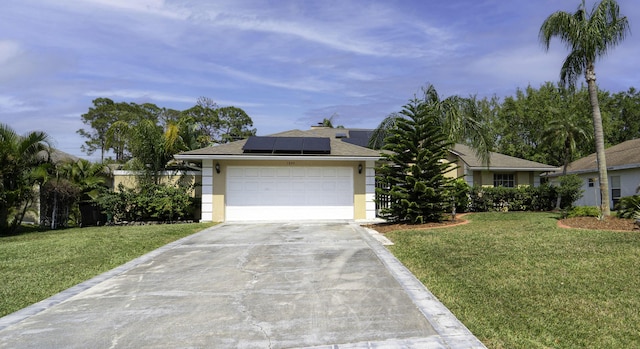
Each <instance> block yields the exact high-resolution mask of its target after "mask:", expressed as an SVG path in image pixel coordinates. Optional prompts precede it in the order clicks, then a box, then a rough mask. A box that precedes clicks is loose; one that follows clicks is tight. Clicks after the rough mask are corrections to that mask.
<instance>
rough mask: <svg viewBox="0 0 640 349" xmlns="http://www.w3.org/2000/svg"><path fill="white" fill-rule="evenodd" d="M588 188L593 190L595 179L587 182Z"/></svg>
mask: <svg viewBox="0 0 640 349" xmlns="http://www.w3.org/2000/svg"><path fill="white" fill-rule="evenodd" d="M587 183H588V185H589V188H593V186H594V185H596V180H595V178H589V179H588V181H587Z"/></svg>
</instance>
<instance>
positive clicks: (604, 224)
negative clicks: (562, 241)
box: [558, 217, 638, 231]
mask: <svg viewBox="0 0 640 349" xmlns="http://www.w3.org/2000/svg"><path fill="white" fill-rule="evenodd" d="M634 223H635V220H633V219H625V218H618V217H606V219H603V220H598V219H597V218H595V217H572V218H566V219H561V220H559V221H558V226H559V227H562V228H578V229H594V230H614V231H633V230H635V231H638V226H637V225H635V224H634Z"/></svg>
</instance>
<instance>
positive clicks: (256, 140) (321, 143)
mask: <svg viewBox="0 0 640 349" xmlns="http://www.w3.org/2000/svg"><path fill="white" fill-rule="evenodd" d="M242 150H243V152H244V153H262V154H331V142H330V141H329V138H320V137H260V136H252V137H249V139H247V142H246V143H245V144H244V146H243V147H242Z"/></svg>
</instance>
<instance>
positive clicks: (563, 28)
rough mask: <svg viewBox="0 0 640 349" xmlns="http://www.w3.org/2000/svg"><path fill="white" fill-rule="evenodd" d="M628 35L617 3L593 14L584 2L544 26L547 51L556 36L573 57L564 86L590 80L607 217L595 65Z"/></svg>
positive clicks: (563, 73)
mask: <svg viewBox="0 0 640 349" xmlns="http://www.w3.org/2000/svg"><path fill="white" fill-rule="evenodd" d="M628 33H629V23H628V21H627V17H623V16H620V8H619V6H618V3H617V2H616V1H615V0H601V1H600V2H599V3H597V4H595V5H594V6H593V8H592V9H591V11H589V10H588V9H587V6H586V4H585V0H582V3H581V4H580V5H579V6H578V9H577V11H576V12H575V13H568V12H565V11H558V12H555V13H553V14H551V15H550V16H549V17H548V18H547V19H546V20H545V21H544V22H543V23H542V26H541V27H540V34H539V38H540V41H541V42H542V43H543V45H544V46H545V49H546V50H549V46H550V44H551V39H552V38H554V37H557V38H559V39H560V40H561V41H562V42H563V43H564V44H565V46H566V47H567V48H568V49H569V55H568V56H567V57H566V58H565V60H564V63H563V64H562V68H561V69H560V81H561V82H562V83H563V84H565V85H569V86H574V85H575V83H576V81H577V80H578V78H579V77H580V76H581V75H583V74H584V77H585V80H586V81H587V86H588V89H589V101H590V102H591V109H592V117H593V128H594V139H595V146H596V158H597V160H598V169H599V171H598V172H599V179H600V199H601V206H602V212H603V214H604V215H605V216H608V215H609V214H610V207H609V180H608V176H607V161H606V157H605V152H604V149H605V143H604V131H603V126H602V116H601V114H600V105H599V101H598V89H597V86H596V72H595V63H596V60H597V59H598V58H601V57H603V56H604V55H606V53H607V52H608V51H609V50H610V49H612V48H613V47H615V46H616V45H618V44H619V43H620V42H622V40H624V38H625V36H626V35H627V34H628Z"/></svg>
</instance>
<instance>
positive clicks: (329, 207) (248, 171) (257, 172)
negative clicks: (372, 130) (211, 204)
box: [226, 166, 353, 220]
mask: <svg viewBox="0 0 640 349" xmlns="http://www.w3.org/2000/svg"><path fill="white" fill-rule="evenodd" d="M226 200H227V207H226V219H227V220H269V219H276V220H280V219H285V220H300V219H353V170H352V168H350V167H239V166H238V167H236V166H232V167H229V169H228V171H227V195H226Z"/></svg>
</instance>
